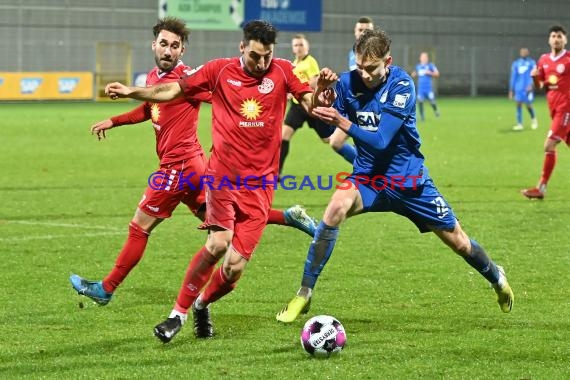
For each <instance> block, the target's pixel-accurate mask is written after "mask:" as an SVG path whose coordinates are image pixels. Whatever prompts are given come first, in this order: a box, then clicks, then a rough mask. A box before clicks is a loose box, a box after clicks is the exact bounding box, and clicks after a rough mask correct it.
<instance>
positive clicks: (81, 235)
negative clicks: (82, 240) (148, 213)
mask: <svg viewBox="0 0 570 380" xmlns="http://www.w3.org/2000/svg"><path fill="white" fill-rule="evenodd" d="M123 234H126V232H118V231H117V232H112V231H109V232H91V233H89V232H88V233H85V234H65V235H38V236H22V237H12V238H0V242H8V243H9V242H17V241H28V240H52V239H61V238H75V237H97V236H110V235H123Z"/></svg>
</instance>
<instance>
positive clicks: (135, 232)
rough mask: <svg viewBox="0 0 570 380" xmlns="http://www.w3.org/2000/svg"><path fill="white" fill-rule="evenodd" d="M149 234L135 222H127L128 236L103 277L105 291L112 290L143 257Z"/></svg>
mask: <svg viewBox="0 0 570 380" xmlns="http://www.w3.org/2000/svg"><path fill="white" fill-rule="evenodd" d="M149 235H150V234H149V233H148V232H146V231H145V230H143V229H142V227H141V226H139V225H138V224H136V223H135V222H132V221H131V223H129V236H128V238H127V241H126V243H125V245H124V246H123V249H122V250H121V253H119V256H118V257H117V260H116V261H115V267H114V268H113V270H111V273H109V274H108V275H107V277H105V278H104V279H103V289H104V290H105V291H106V292H107V293H112V292H114V291H115V289H117V287H118V286H119V285H121V282H123V280H124V279H125V278H126V277H127V276H128V275H129V272H130V271H131V269H133V268H134V267H135V266H136V265H137V264H138V262H139V261H140V259H141V258H142V257H143V254H144V250H145V248H146V243H147V241H148V237H149Z"/></svg>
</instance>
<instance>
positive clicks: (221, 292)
mask: <svg viewBox="0 0 570 380" xmlns="http://www.w3.org/2000/svg"><path fill="white" fill-rule="evenodd" d="M238 280H239V277H238V278H237V279H236V280H235V281H233V282H229V281H228V278H227V277H226V275H225V274H224V271H223V270H222V267H220V269H218V270H217V271H216V272H215V273H214V274H213V275H212V280H211V281H210V283H209V284H208V286H207V287H206V289H204V293H202V301H203V302H204V303H205V304H206V305H207V304H210V303H212V302H215V301H217V300H219V299H220V298H222V297H223V296H225V295H226V294H228V293H229V292H231V291H232V290H234V289H235V287H236V286H237V281H238Z"/></svg>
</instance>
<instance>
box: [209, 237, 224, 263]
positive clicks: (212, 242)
mask: <svg viewBox="0 0 570 380" xmlns="http://www.w3.org/2000/svg"><path fill="white" fill-rule="evenodd" d="M229 247H230V241H229V240H226V239H223V238H209V239H208V242H207V243H206V249H207V250H208V251H209V252H210V253H211V254H212V256H214V257H217V258H218V259H219V258H221V257H223V256H224V255H225V254H226V252H227V251H228V248H229Z"/></svg>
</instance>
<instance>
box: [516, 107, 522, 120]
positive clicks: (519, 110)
mask: <svg viewBox="0 0 570 380" xmlns="http://www.w3.org/2000/svg"><path fill="white" fill-rule="evenodd" d="M517 123H518V124H522V107H521V106H520V105H517Z"/></svg>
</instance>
